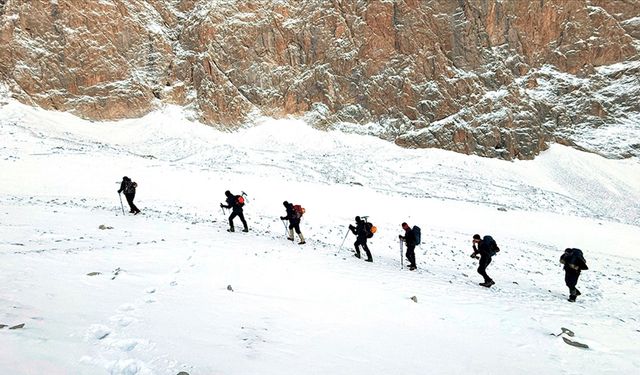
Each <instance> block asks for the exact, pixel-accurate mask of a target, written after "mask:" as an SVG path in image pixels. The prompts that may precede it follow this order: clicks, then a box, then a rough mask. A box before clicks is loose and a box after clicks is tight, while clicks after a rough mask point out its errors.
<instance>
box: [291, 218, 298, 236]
mask: <svg viewBox="0 0 640 375" xmlns="http://www.w3.org/2000/svg"><path fill="white" fill-rule="evenodd" d="M292 229H295V230H296V233H298V234H300V219H291V220H289V231H291V230H292Z"/></svg>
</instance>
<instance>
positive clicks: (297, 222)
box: [289, 219, 304, 242]
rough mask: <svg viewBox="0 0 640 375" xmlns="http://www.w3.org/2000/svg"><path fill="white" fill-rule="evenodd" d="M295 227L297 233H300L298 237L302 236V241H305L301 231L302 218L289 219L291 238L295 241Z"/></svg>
mask: <svg viewBox="0 0 640 375" xmlns="http://www.w3.org/2000/svg"><path fill="white" fill-rule="evenodd" d="M294 229H295V231H296V233H298V237H300V242H304V236H303V235H302V232H301V231H300V219H291V220H289V239H291V240H292V241H293V230H294Z"/></svg>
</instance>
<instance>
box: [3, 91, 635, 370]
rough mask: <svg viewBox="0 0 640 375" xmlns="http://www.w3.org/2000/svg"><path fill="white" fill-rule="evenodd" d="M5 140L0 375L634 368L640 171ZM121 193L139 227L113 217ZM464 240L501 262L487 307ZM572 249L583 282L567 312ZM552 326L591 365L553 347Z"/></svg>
mask: <svg viewBox="0 0 640 375" xmlns="http://www.w3.org/2000/svg"><path fill="white" fill-rule="evenodd" d="M0 139H2V141H1V143H0V170H1V171H2V179H1V181H2V183H0V193H1V195H0V217H1V218H2V219H1V220H0V307H1V308H0V324H6V325H8V326H14V325H17V324H21V323H25V326H24V328H21V329H14V330H9V329H8V328H9V327H5V328H2V329H0V342H2V344H1V347H2V350H0V370H2V371H1V372H2V373H15V374H30V373H48V374H69V373H80V374H102V373H107V374H175V373H178V372H179V371H186V372H188V373H190V374H300V373H305V374H306V373H310V374H328V373H331V374H372V373H373V374H395V373H404V374H425V373H434V374H441V373H445V374H458V373H464V372H470V371H473V372H474V373H484V374H513V373H554V374H555V373H566V374H574V373H591V374H603V373H611V374H634V373H637V372H638V370H639V368H640V362H639V361H638V360H637V358H640V356H639V355H640V346H639V345H638V344H637V342H638V338H639V335H640V326H639V323H638V311H639V309H638V302H637V301H638V300H639V297H640V289H639V288H638V286H639V281H640V272H638V269H639V268H638V266H640V256H639V255H638V253H637V250H636V245H635V241H636V240H637V239H638V238H640V227H639V225H640V206H639V203H638V202H640V184H638V182H637V181H640V163H638V160H637V159H635V158H631V159H626V160H607V159H603V158H601V157H599V156H596V155H592V154H586V153H581V152H579V151H576V150H574V149H571V148H567V147H563V146H559V145H556V146H553V147H552V148H551V149H550V150H548V151H547V152H545V153H543V154H542V155H541V156H540V157H539V158H537V159H536V160H534V161H517V162H504V161H498V160H492V159H483V158H478V157H469V156H463V155H460V154H455V153H452V152H446V151H441V150H407V149H401V148H399V147H397V146H394V145H391V144H389V143H387V142H384V141H381V140H379V139H376V138H373V137H365V136H358V135H345V134H341V133H332V132H329V133H326V132H319V131H316V130H313V129H312V128H310V127H308V126H306V125H305V124H303V123H300V122H295V121H268V120H265V121H264V123H263V124H261V126H257V127H253V128H251V129H246V130H241V131H239V132H236V133H222V132H218V131H216V130H213V129H211V128H209V127H204V126H200V125H197V124H192V123H189V122H186V121H184V120H183V119H182V117H181V116H180V114H179V113H178V111H177V110H174V109H172V108H168V109H166V110H165V111H163V112H158V113H153V114H151V115H149V116H147V117H145V118H143V119H139V120H132V121H123V122H118V123H110V124H105V123H100V124H97V123H89V122H85V121H81V120H78V119H77V118H75V117H72V116H68V115H64V114H60V113H50V112H45V111H41V110H36V109H33V108H30V107H25V106H22V105H20V104H17V103H15V102H13V101H9V102H8V104H6V105H4V106H3V107H1V108H0ZM123 175H127V176H129V177H132V178H133V179H134V180H135V181H137V182H138V184H139V188H138V194H137V197H136V202H137V203H138V205H139V207H140V208H141V209H142V210H143V214H142V215H139V216H135V217H134V216H129V215H127V216H123V215H122V212H121V211H120V201H119V200H118V196H117V193H116V190H117V189H118V187H119V185H118V182H119V181H120V179H121V177H122V176H123ZM227 189H229V190H231V191H233V192H237V193H239V192H240V191H245V192H247V194H248V197H249V202H248V204H247V206H246V209H245V212H246V216H247V219H248V221H249V225H250V228H251V231H250V232H249V233H246V234H245V233H233V234H229V233H227V232H226V231H225V229H226V227H227V224H226V218H225V216H223V213H222V212H221V210H220V209H219V208H218V203H219V202H220V201H222V199H223V197H224V195H223V192H224V191H225V190H227ZM283 200H289V201H291V202H296V203H301V204H302V205H304V206H305V208H306V209H307V214H306V215H305V218H304V220H303V222H302V229H303V232H304V234H305V235H306V236H307V242H308V243H307V244H306V245H304V246H298V245H295V244H292V243H291V242H289V241H286V240H285V239H284V228H283V225H282V223H281V222H280V220H279V219H278V217H279V216H280V215H282V214H283V213H284V212H283V207H282V204H281V202H282V201H283ZM125 205H126V203H125ZM498 208H500V210H498ZM504 210H506V211H504ZM355 215H369V216H370V219H371V220H372V221H373V222H374V223H375V224H376V225H377V227H378V229H379V231H378V233H377V234H376V236H375V237H374V238H373V239H372V240H371V241H370V247H371V249H372V252H373V254H374V263H373V264H369V263H365V262H363V261H361V260H358V259H355V258H353V257H352V253H351V252H350V249H351V243H352V242H353V236H350V235H349V236H348V237H347V240H346V241H345V244H344V246H343V247H342V248H341V247H340V244H341V242H342V241H343V239H344V238H345V237H344V236H345V233H346V226H347V225H348V224H349V223H351V222H352V221H353V217H354V216H355ZM402 221H408V222H409V223H410V224H412V225H419V226H421V228H422V231H423V241H424V242H425V243H424V244H423V245H421V246H420V247H419V248H418V251H417V258H418V271H417V272H409V271H407V270H400V259H399V258H400V250H399V244H398V239H397V235H398V234H400V225H399V224H400V223H401V222H402ZM100 225H106V226H110V227H113V229H105V230H101V229H99V226H100ZM474 233H481V234H492V235H493V236H494V237H495V238H496V239H497V241H498V243H499V245H500V247H501V248H502V252H501V253H500V254H499V255H498V256H496V257H495V258H494V262H493V263H492V264H491V265H490V267H489V270H488V272H489V274H490V275H491V276H492V277H493V278H494V279H495V280H496V282H497V284H496V286H495V287H493V288H491V289H484V288H481V287H479V286H478V285H477V283H478V282H479V281H481V278H480V276H479V275H477V273H476V272H475V268H476V267H477V263H476V261H474V260H473V259H471V258H470V257H469V254H470V253H471V248H470V238H471V235H473V234H474ZM565 247H579V248H581V249H583V250H584V252H585V256H586V258H587V261H588V263H589V266H590V268H591V269H590V270H589V271H585V272H584V273H583V275H582V277H581V279H580V282H579V285H578V287H579V288H580V289H581V290H582V293H583V295H582V296H581V297H579V299H578V302H577V303H575V304H570V303H568V302H567V301H566V295H567V289H566V287H565V286H564V281H563V271H562V270H561V267H560V265H559V264H558V258H559V256H560V254H561V253H562V250H563V249H564V248H565ZM95 272H97V273H98V274H93V273H95ZM229 285H230V286H231V288H232V289H233V291H230V290H227V286H229ZM412 296H416V297H417V303H416V302H414V301H412V300H411V299H410V297H412ZM561 327H567V328H570V329H572V330H573V331H574V332H575V333H576V336H575V337H574V338H573V339H575V340H577V341H579V342H583V343H586V344H588V345H589V346H590V349H588V350H583V349H579V348H575V347H572V346H569V345H566V344H565V343H564V342H563V341H562V339H561V338H559V337H555V336H552V335H550V334H551V333H559V332H560V331H561V330H560V329H561Z"/></svg>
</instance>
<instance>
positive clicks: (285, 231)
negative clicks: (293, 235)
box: [281, 219, 288, 236]
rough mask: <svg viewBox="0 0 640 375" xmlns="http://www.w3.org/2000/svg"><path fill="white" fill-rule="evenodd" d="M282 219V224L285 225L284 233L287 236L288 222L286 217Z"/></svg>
mask: <svg viewBox="0 0 640 375" xmlns="http://www.w3.org/2000/svg"><path fill="white" fill-rule="evenodd" d="M281 221H282V225H284V235H285V236H286V235H287V234H288V233H287V224H285V223H284V219H282V220H281Z"/></svg>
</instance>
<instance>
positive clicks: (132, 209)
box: [124, 193, 140, 213]
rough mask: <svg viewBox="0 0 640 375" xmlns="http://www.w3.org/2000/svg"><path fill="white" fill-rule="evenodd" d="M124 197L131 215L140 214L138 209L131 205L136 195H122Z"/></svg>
mask: <svg viewBox="0 0 640 375" xmlns="http://www.w3.org/2000/svg"><path fill="white" fill-rule="evenodd" d="M124 197H125V198H127V203H128V204H129V208H131V212H132V213H136V212H140V210H139V209H138V207H136V205H135V204H133V198H135V197H136V193H124Z"/></svg>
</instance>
